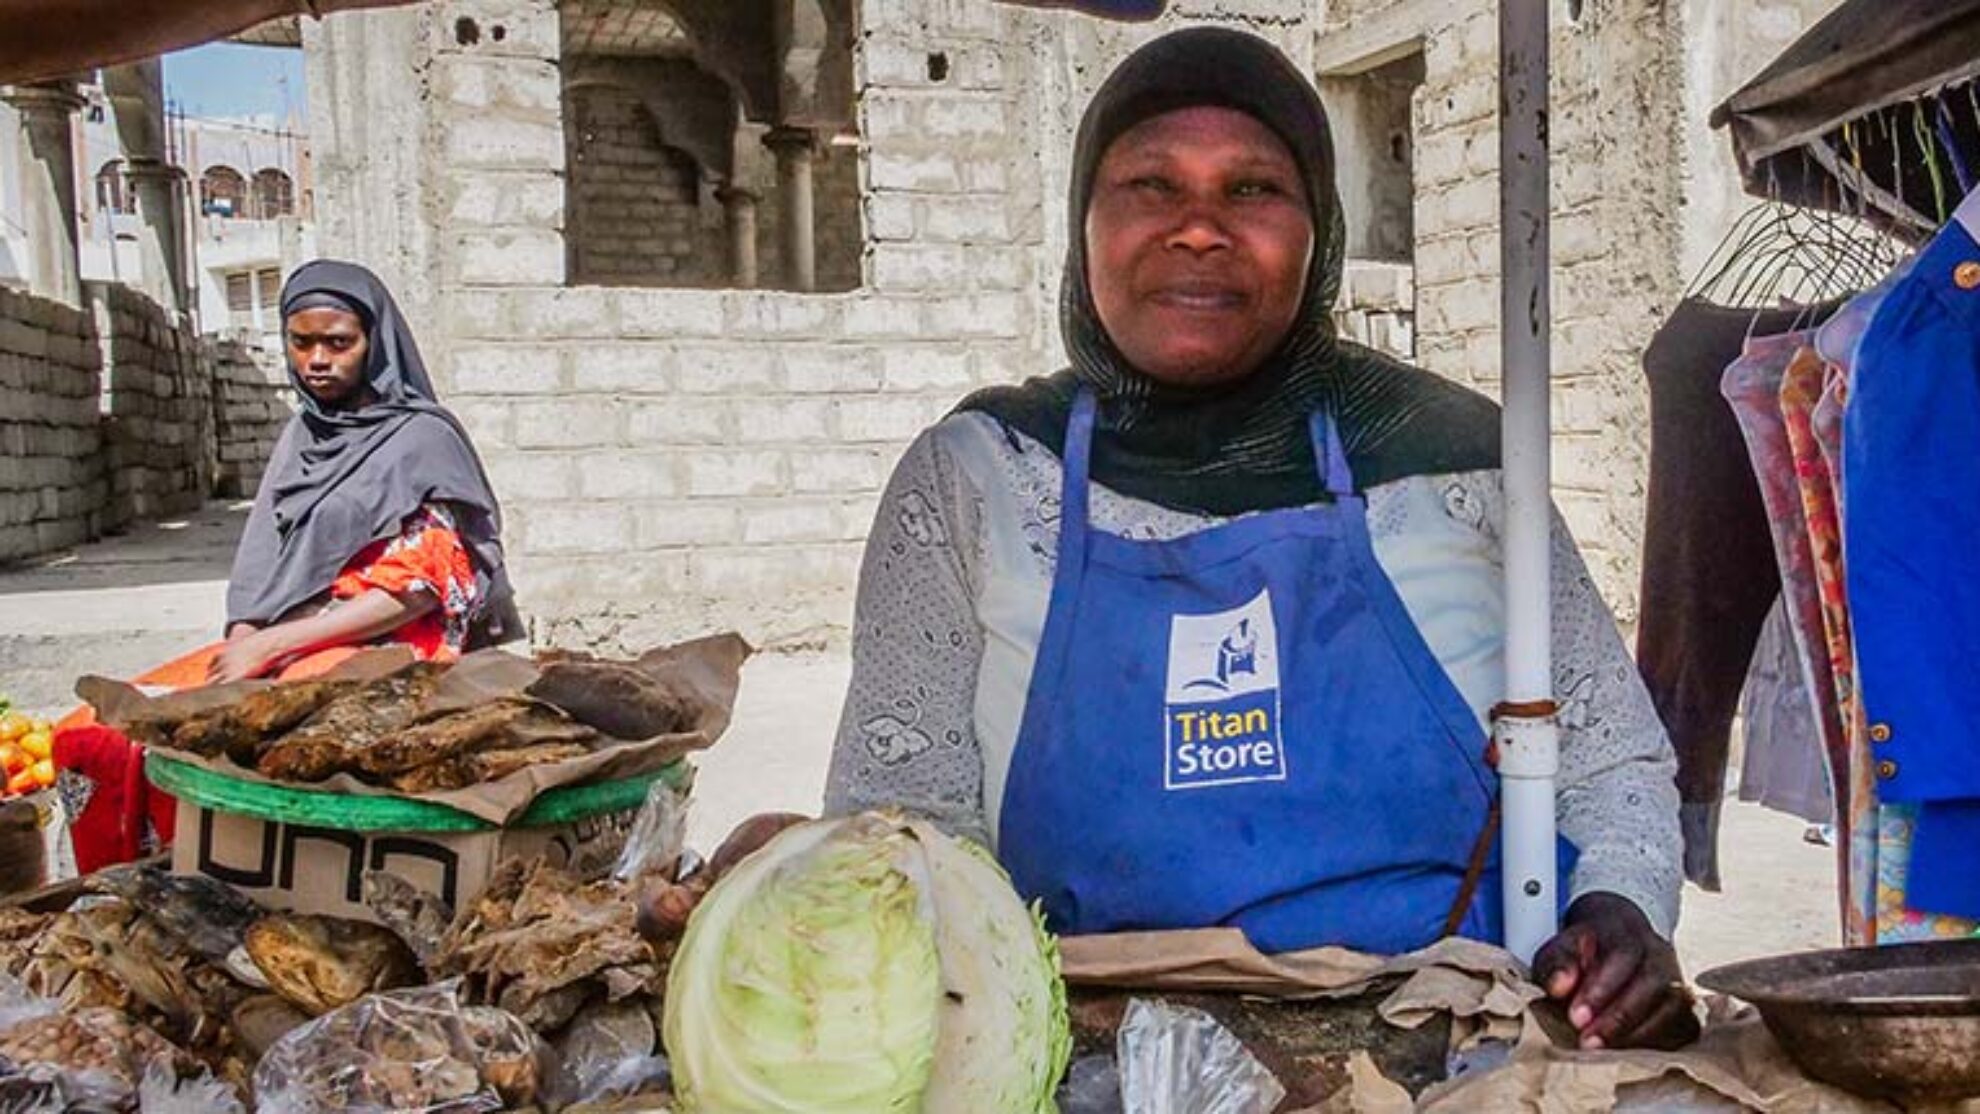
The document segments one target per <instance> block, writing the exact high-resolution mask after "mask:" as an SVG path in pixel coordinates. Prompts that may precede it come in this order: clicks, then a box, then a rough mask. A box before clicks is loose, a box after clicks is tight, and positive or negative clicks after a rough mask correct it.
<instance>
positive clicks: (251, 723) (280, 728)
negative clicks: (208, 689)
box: [172, 680, 358, 768]
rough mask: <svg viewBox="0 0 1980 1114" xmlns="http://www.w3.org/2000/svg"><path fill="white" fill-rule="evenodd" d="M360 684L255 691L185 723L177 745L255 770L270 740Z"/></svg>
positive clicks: (175, 736) (300, 684)
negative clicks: (230, 760)
mask: <svg viewBox="0 0 1980 1114" xmlns="http://www.w3.org/2000/svg"><path fill="white" fill-rule="evenodd" d="M357 687H358V686H357V682H355V681H323V680H311V681H291V682H288V683H286V684H279V685H275V686H274V687H272V688H266V689H262V690H260V691H258V692H251V693H249V694H248V695H246V696H244V697H242V698H241V699H239V700H237V701H235V702H234V703H232V704H229V705H226V706H225V707H221V708H214V709H211V710H209V711H205V712H201V713H199V714H198V715H195V716H193V717H192V718H190V719H187V720H186V721H184V722H183V723H180V724H179V725H178V726H177V727H176V728H174V729H173V731H172V745H173V746H174V747H176V748H178V749H179V750H184V751H190V752H192V753H193V754H199V755H204V756H206V757H209V758H210V757H214V756H216V755H219V754H222V753H225V754H226V755H227V756H228V757H229V758H232V759H233V760H234V761H235V762H237V763H239V764H241V765H243V766H247V767H250V768H252V767H253V766H254V764H255V761H256V760H257V759H258V758H259V757H260V752H261V748H262V747H263V746H264V745H265V744H266V742H267V740H269V739H271V738H274V737H275V736H278V735H281V734H283V733H284V732H286V731H288V730H290V729H291V728H294V727H295V726H297V725H298V724H300V723H302V722H303V721H304V720H306V719H308V718H309V717H310V716H312V715H314V714H315V713H316V711H317V710H318V709H320V708H322V707H323V706H324V705H326V704H328V703H330V702H331V701H332V700H335V699H337V698H338V697H340V696H343V695H344V694H345V693H348V692H350V691H351V690H352V689H355V688H357Z"/></svg>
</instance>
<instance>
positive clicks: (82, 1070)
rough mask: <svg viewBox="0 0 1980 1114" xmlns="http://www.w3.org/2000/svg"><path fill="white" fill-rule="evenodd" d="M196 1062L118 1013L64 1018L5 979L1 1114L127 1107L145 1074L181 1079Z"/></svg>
mask: <svg viewBox="0 0 1980 1114" xmlns="http://www.w3.org/2000/svg"><path fill="white" fill-rule="evenodd" d="M191 1066H192V1065H191V1061H190V1060H189V1059H188V1058H187V1057H186V1056H185V1055H184V1054H183V1053H182V1052H180V1051H179V1050H178V1049H177V1048H174V1047H173V1046H172V1045H171V1044H170V1043H168V1042H167V1041H166V1040H165V1038H163V1037H161V1036H159V1035H158V1034H157V1033H154V1032H152V1031H151V1030H150V1029H149V1028H146V1027H145V1026H143V1025H141V1024H138V1023H137V1022H134V1021H132V1020H131V1019H130V1018H128V1017H125V1016H124V1015H123V1014H121V1013H118V1012H117V1011H116V1010H112V1009H106V1008H103V1007H96V1008H92V1009H83V1010H76V1011H74V1012H71V1013H64V1012H62V1010H61V1009H60V1008H59V1007H58V1006H57V1005H56V1003H54V1002H51V1001H49V1000H48V999H46V998H42V997H39V996H37V995H35V994H34V993H32V992H30V991H29V990H28V989H27V988H26V987H25V986H23V985H22V984H21V983H20V982H19V980H17V979H14V978H13V977H11V976H8V975H6V974H0V1114H27V1112H29V1111H37V1112H38V1111H43V1110H47V1111H64V1110H67V1111H98V1110H102V1111H117V1110H126V1109H129V1108H130V1107H131V1106H132V1105H133V1104H134V1102H135V1101H136V1098H137V1093H138V1086H139V1081H140V1080H142V1079H144V1078H145V1077H147V1076H148V1075H153V1074H155V1075H157V1076H158V1077H159V1078H162V1079H165V1080H174V1081H175V1080H177V1079H178V1078H180V1076H181V1075H182V1074H186V1072H185V1071H184V1070H182V1069H189V1068H190V1067H191Z"/></svg>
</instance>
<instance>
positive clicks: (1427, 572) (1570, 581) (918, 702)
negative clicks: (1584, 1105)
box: [825, 414, 1682, 937]
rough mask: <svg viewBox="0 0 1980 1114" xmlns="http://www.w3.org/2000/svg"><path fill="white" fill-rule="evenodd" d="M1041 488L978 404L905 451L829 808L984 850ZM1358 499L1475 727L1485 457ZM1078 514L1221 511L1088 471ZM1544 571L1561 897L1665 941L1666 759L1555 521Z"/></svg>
mask: <svg viewBox="0 0 1980 1114" xmlns="http://www.w3.org/2000/svg"><path fill="white" fill-rule="evenodd" d="M1059 495H1060V461H1059V458H1058V457H1057V456H1056V455H1054V454H1053V453H1052V452H1051V450H1049V449H1047V448H1046V447H1044V446H1042V445H1040V444H1038V443H1037V442H1035V441H1031V440H1030V439H1028V438H1026V437H1024V436H1023V435H1022V434H1017V433H1010V432H1007V431H1006V430H1005V429H1004V428H1003V427H1002V426H1000V425H999V424H998V423H997V422H996V421H995V420H993V419H991V418H989V417H986V416H984V415H981V414H962V415H958V416H954V417H951V418H949V419H947V420H945V421H943V422H942V423H940V424H939V425H937V426H935V427H934V428H932V429H930V430H928V431H927V432H925V433H924V434H923V435H922V436H921V437H920V438H919V439H917V440H916V441H915V443H914V444H913V445H912V446H911V447H910V448H909V449H908V451H907V453H906V455H905V456H904V457H903V458H902V459H901V462H900V464H899V465H898V466H897V467H896V469H895V471H894V475H893V478H892V480H891V481H890V482H889V484H888V487H887V491H886V494H885V495H884V496H883V499H882V502H881V506H880V511H879V514H878V516H877V519H876V521H875V523H874V528H873V532H872V534H871V535H870V536H869V538H868V541H867V550H866V559H865V564H864V566H863V568H862V570H861V573H860V584H859V598H858V604H857V611H856V616H855V620H854V632H853V676H852V686H851V690H850V692H849V694H848V696H847V700H846V706H845V711H844V714H843V717H842V719H841V721H840V724H839V731H838V736H837V742H836V744H835V748H834V752H833V755H832V764H831V773H830V775H829V777H828V780H827V784H826V800H825V807H826V811H827V812H830V813H844V812H850V811H855V810H858V809H863V808H873V807H881V806H896V807H904V808H908V809H911V810H914V811H916V812H919V813H922V814H924V815H927V816H928V817H930V818H932V819H933V820H935V821H936V822H937V823H939V824H941V825H943V826H944V827H946V828H948V829H949V830H951V831H954V832H957V833H959V834H963V835H967V836H970V837H972V838H975V839H977V840H979V841H981V842H983V843H984V844H985V845H986V846H990V847H992V848H993V849H994V848H995V846H996V840H995V836H996V832H997V822H998V816H999V811H1000V805H1001V803H1002V799H1003V789H1004V782H1005V777H1006V774H1007V772H1008V770H1009V768H1010V761H1011V754H1012V752H1013V750H1014V749H1015V747H1016V742H1017V734H1018V726H1019V722H1020V720H1021V718H1022V714H1023V708H1024V703H1025V695H1026V689H1027V688H1028V685H1029V681H1030V676H1031V666H1032V659H1033V657H1034V655H1035V654H1036V651H1037V647H1038V642H1039V637H1040V634H1041V633H1042V631H1043V628H1044V622H1045V611H1046V605H1047V603H1048V600H1049V598H1050V594H1051V584H1052V575H1053V571H1054V569H1055V567H1056V564H1057V555H1058V510H1059ZM1367 496H1368V516H1369V530H1370V534H1371V536H1372V537H1373V540H1374V546H1375V554H1376V559H1377V561H1378V563H1379V564H1380V565H1381V566H1382V568H1383V571H1384V572H1386V573H1387V574H1388V576H1389V578H1390V579H1391V580H1392V581H1393V582H1394V583H1395V586H1396V590H1397V593H1398V594H1399V595H1400V596H1401V597H1402V600H1403V604H1404V607H1405V608H1406V609H1407V610H1408V612H1409V614H1410V617H1411V619H1412V620H1413V621H1414V622H1415V623H1416V625H1417V628H1418V629H1419V630H1420V631H1421V632H1422V634H1423V636H1424V640H1425V641H1426V642H1427V643H1428V644H1429V646H1430V648H1431V650H1432V652H1433V653H1434V654H1435V655H1436V657H1437V659H1438V661H1439V662H1440V663H1442V665H1443V666H1444V669H1445V671H1446V673H1448V674H1449V676H1450V678H1451V680H1452V682H1453V683H1454V684H1455V685H1456V687H1457V689H1458V691H1459V692H1460V693H1461V694H1462V695H1463V696H1464V698H1465V701H1466V703H1467V704H1468V705H1469V706H1470V707H1471V709H1472V712H1473V714H1474V716H1476V717H1477V719H1478V723H1479V727H1480V731H1481V733H1483V732H1484V731H1486V730H1488V723H1487V718H1488V714H1489V711H1490V708H1491V707H1492V705H1493V704H1495V703H1497V702H1498V700H1499V699H1500V698H1501V695H1500V694H1501V692H1502V686H1503V678H1504V660H1503V647H1504V625H1505V620H1504V615H1505V607H1504V586H1503V580H1502V567H1503V566H1502V556H1501V548H1500V523H1501V521H1502V519H1503V515H1504V502H1505V500H1504V495H1503V492H1502V489H1501V485H1500V477H1499V474H1498V473H1497V472H1496V471H1486V472H1467V473H1462V474H1453V475H1437V476H1414V477H1410V478H1408V479H1403V480H1397V481H1394V482H1391V483H1387V484H1382V485H1380V486H1377V487H1374V488H1372V489H1370V490H1369V491H1368V492H1367ZM1091 514H1092V516H1093V524H1094V526H1095V528H1097V529H1101V530H1105V531H1107V532H1109V533H1112V534H1116V535H1121V536H1124V537H1131V538H1144V539H1169V538H1176V537H1181V536H1184V535H1187V534H1191V533H1194V532H1196V531H1199V530H1203V529H1205V528H1207V527H1209V526H1212V525H1215V524H1216V523H1217V522H1219V521H1220V520H1218V519H1213V518H1207V517H1202V516H1197V515H1192V514H1188V513H1184V512H1178V511H1174V510H1169V509H1166V508H1163V507H1160V506H1157V505H1155V504H1152V503H1147V502H1143V501H1140V500H1136V499H1131V498H1128V497H1125V496H1122V495H1119V494H1117V493H1115V492H1113V491H1111V490H1109V489H1107V488H1105V487H1102V486H1099V485H1096V486H1095V487H1094V489H1093V492H1092V499H1091ZM1553 577H1554V596H1553V601H1554V609H1553V610H1554V622H1553V629H1554V677H1555V688H1556V693H1557V694H1558V696H1559V698H1560V700H1561V702H1562V705H1563V712H1562V721H1561V726H1562V731H1561V769H1560V776H1559V780H1558V783H1557V785H1558V791H1557V800H1558V802H1559V808H1558V820H1559V825H1560V830H1561V832H1562V834H1563V835H1565V836H1566V837H1567V838H1568V839H1569V840H1571V841H1572V842H1573V843H1574V844H1575V846H1576V847H1577V848H1578V849H1579V851H1580V858H1579V860H1578V862H1577V864H1576V867H1575V870H1574V874H1573V877H1572V878H1571V879H1570V880H1569V883H1568V894H1569V897H1570V899H1572V898H1574V897H1579V896H1580V895H1582V894H1585V893H1589V892H1595V891H1602V892H1609V893H1614V894H1619V895H1621V896H1623V897H1626V898H1628V899H1630V900H1631V901H1633V902H1634V903H1635V904H1636V905H1637V906H1639V907H1640V908H1641V909H1642V910H1643V911H1644V913H1645V915H1646V916H1648V918H1649V920H1650V923H1651V924H1652V926H1654V927H1655V928H1656V930H1657V931H1658V932H1659V933H1661V934H1663V935H1664V936H1666V937H1668V936H1669V935H1670V934H1671V932H1672V931H1673V930H1674V929H1675V927H1676V923H1677V914H1678V894H1679V885H1680V877H1681V876H1680V862H1681V854H1682V849H1681V844H1680V838H1679V833H1678V824H1677V809H1678V799H1677V789H1676V786H1675V783H1674V781H1673V777H1674V774H1675V771H1676V759H1675V757H1674V756H1673V754H1672V751H1671V746H1670V742H1669V740H1668V738H1667V737H1666V736H1665V734H1664V730H1663V727H1662V725H1661V724H1660V723H1659V721H1658V719H1657V714H1656V710H1655V708H1654V707H1653V706H1652V704H1651V702H1650V698H1649V695H1648V693H1647V692H1646V691H1645V690H1644V687H1643V684H1642V681H1641V680H1640V678H1639V677H1638V674H1637V671H1636V667H1635V664H1634V663H1633V662H1632V661H1631V659H1630V657H1629V654H1628V651H1627V650H1626V649H1625V647H1624V646H1623V642H1622V638H1621V636H1620V635H1619V634H1618V632H1617V630H1616V626H1615V621H1614V619H1613V618H1612V617H1611V616H1610V614H1609V612H1608V609H1607V607H1606V606H1605V605H1604V604H1603V602H1602V599H1601V597H1600V595H1599V594H1598V593H1597V592H1596V590H1595V587H1594V584H1593V582H1592V581H1591V580H1590V579H1589V576H1588V572H1587V568H1586V567H1585V565H1584V564H1583V562H1582V560H1581V556H1580V553H1579V552H1578V551H1577V550H1576V548H1575V545H1574V541H1573V539H1572V537H1570V536H1569V535H1568V533H1567V531H1566V529H1565V528H1564V527H1562V526H1561V525H1560V524H1559V523H1558V522H1557V523H1556V526H1555V531H1554V552H1553ZM1481 737H1482V734H1481Z"/></svg>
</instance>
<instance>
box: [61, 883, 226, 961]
mask: <svg viewBox="0 0 1980 1114" xmlns="http://www.w3.org/2000/svg"><path fill="white" fill-rule="evenodd" d="M89 888H90V889H92V890H96V891H98V892H100V893H111V894H115V895H117V896H118V897H121V898H123V899H124V900H125V901H127V902H129V903H130V904H131V906H132V907H134V908H137V909H142V910H144V915H145V916H146V917H149V918H150V919H152V920H154V921H156V922H158V925H159V927H160V928H163V929H164V930H165V931H166V932H167V933H170V934H171V935H172V936H173V937H174V938H176V939H177V940H178V941H179V942H180V943H182V944H184V945H185V946H186V947H187V948H190V949H191V950H192V951H193V952H195V953H196V954H198V955H200V956H202V957H204V958H205V959H207V960H210V961H211V962H214V963H219V964H222V965H225V964H226V963H227V962H228V960H229V958H230V957H232V956H233V954H234V951H235V949H237V948H239V947H240V946H241V944H242V943H243V942H245V940H246V939H247V930H248V926H249V925H251V924H253V923H254V922H256V921H258V920H260V919H261V917H262V915H263V911H262V908H261V906H259V905H256V904H255V903H254V902H253V901H251V900H249V899H248V898H246V897H243V896H241V894H240V892H239V891H237V890H235V889H234V888H233V887H232V886H229V885H227V884H226V883H225V882H221V881H218V880H216V879H213V878H208V877H206V876H205V875H202V874H172V873H170V872H168V871H165V870H161V869H159V868H158V867H153V866H125V867H114V868H112V869H110V870H105V871H100V872H98V873H97V874H95V875H92V876H91V877H90V879H89Z"/></svg>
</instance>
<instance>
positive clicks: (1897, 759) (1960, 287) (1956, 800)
mask: <svg viewBox="0 0 1980 1114" xmlns="http://www.w3.org/2000/svg"><path fill="white" fill-rule="evenodd" d="M1843 472H1844V476H1845V483H1846V487H1847V498H1846V499H1845V500H1844V506H1843V515H1844V541H1845V545H1846V546H1847V556H1848V588H1849V602H1850V614H1851V619H1852V622H1853V623H1854V630H1855V635H1856V656H1857V673H1858V679H1859V691H1860V693H1861V696H1862V699H1863V702H1864V710H1865V713H1866V715H1867V717H1868V720H1869V722H1870V724H1871V728H1870V739H1871V747H1872V753H1873V756H1874V758H1875V760H1876V773H1877V791H1878V796H1879V798H1880V799H1882V800H1887V801H1898V802H1915V803H1917V804H1918V805H1919V817H1918V825H1917V829H1916V835H1915V842H1914V843H1913V846H1912V869H1911V879H1910V889H1909V893H1908V894H1907V904H1909V905H1910V906H1911V907H1912V908H1915V909H1919V910H1921V911H1924V912H1930V913H1950V914H1954V915H1958V916H1964V917H1974V916H1980V855H1976V854H1975V849H1976V848H1980V563H1976V560H1975V556H1976V552H1980V192H1977V193H1975V194H1973V195H1971V196H1969V197H1968V198H1967V199H1966V201H1965V202H1964V203H1962V204H1961V206H1960V208H1959V211H1958V213H1957V214H1956V215H1955V217H1954V219H1953V220H1952V221H1951V222H1950V223H1949V224H1948V225H1947V226H1946V227H1945V229H1944V230H1943V231H1941V232H1940V233H1939V235H1938V236H1937V237H1936V238H1935V239H1934V240H1933V241H1932V243H1931V244H1930V245H1929V246H1928V247H1927V248H1926V249H1925V250H1924V252H1922V253H1921V254H1920V255H1919V257H1918V259H1917V262H1916V263H1915V265H1914V266H1913V267H1912V269H1911V272H1910V273H1909V274H1908V275H1905V276H1904V277H1903V278H1901V279H1900V280H1899V281H1898V282H1897V283H1896V284H1895V285H1894V286H1893V287H1892V289H1891V291H1890V293H1889V295H1888V296H1887V297H1886V298H1885V300H1884V302H1883V304H1882V305H1881V306H1880V307H1878V309H1877V312H1876V316H1875V319H1874V320H1873V321H1872V322H1871V323H1870V326H1869V329H1868V331H1867V332H1865V333H1864V335H1863V339H1862V342H1861V343H1860V344H1859V345H1858V347H1857V360H1856V368H1855V374H1854V376H1853V383H1852V390H1851V392H1850V396H1849V400H1848V404H1847V409H1846V411H1845V419H1844V424H1843Z"/></svg>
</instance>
